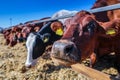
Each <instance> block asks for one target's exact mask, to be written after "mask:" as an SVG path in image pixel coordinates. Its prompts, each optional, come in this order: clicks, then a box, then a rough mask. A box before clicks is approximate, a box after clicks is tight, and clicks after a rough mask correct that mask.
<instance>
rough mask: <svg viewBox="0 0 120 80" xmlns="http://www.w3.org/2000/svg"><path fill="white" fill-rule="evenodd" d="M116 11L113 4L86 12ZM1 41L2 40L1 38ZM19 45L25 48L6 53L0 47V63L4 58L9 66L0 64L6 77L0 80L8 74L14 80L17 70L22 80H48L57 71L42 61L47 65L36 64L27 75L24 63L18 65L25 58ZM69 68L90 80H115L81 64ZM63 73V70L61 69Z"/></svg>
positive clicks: (61, 17)
mask: <svg viewBox="0 0 120 80" xmlns="http://www.w3.org/2000/svg"><path fill="white" fill-rule="evenodd" d="M116 9H120V4H115V5H110V6H106V7H101V8H96V9H91V10H88V12H90V13H97V12H103V11H109V10H116ZM74 15H75V14H69V15H65V16H60V17H56V18H50V19H45V20H40V21H37V22H31V23H30V24H39V23H42V22H49V21H54V20H58V19H64V18H69V17H73V16H74ZM23 25H24V24H23ZM0 38H1V35H0ZM1 40H3V37H2V38H1ZM0 44H1V45H3V44H4V43H3V42H0ZM21 45H22V46H23V45H24V46H25V43H22V44H18V45H16V46H17V47H12V48H11V47H9V46H5V50H6V51H8V50H7V48H8V49H12V51H8V52H6V51H5V50H2V47H1V46H0V47H1V49H0V51H1V53H2V55H0V59H1V61H2V58H4V59H5V58H8V60H6V62H7V64H10V66H7V65H6V63H5V62H4V61H2V63H1V64H0V67H1V68H4V69H5V71H6V73H7V75H5V76H4V75H0V79H1V76H3V77H4V78H5V77H6V76H8V75H9V74H8V72H11V73H10V75H12V76H13V77H11V78H10V79H11V80H16V79H17V78H16V77H17V76H14V75H19V74H18V73H17V72H15V71H14V70H15V69H17V71H18V72H20V73H21V74H22V76H24V75H25V76H26V77H24V78H22V79H23V80H29V79H30V78H29V77H28V76H32V75H33V76H34V75H38V76H36V77H37V79H36V78H35V79H34V78H33V79H31V80H41V79H40V78H43V77H44V76H45V78H44V79H43V80H48V78H47V77H46V76H48V77H50V76H51V75H50V74H49V73H51V72H54V73H55V71H56V70H59V67H56V66H54V65H53V63H52V62H50V64H49V62H47V60H44V61H43V62H45V61H46V62H47V63H46V64H41V65H42V68H41V65H39V64H38V65H37V67H35V68H36V70H34V68H33V69H32V70H29V71H34V72H31V73H28V72H29V71H28V69H27V68H25V66H22V65H23V64H24V62H22V63H20V64H19V62H20V61H21V60H24V59H25V58H26V55H24V54H25V53H26V49H25V48H24V47H20V48H19V47H18V46H21ZM15 50H19V51H18V52H16V53H19V54H12V53H15ZM2 51H3V52H2ZM4 53H7V54H4ZM23 55H24V56H23ZM22 56H23V57H24V58H23V57H22ZM43 56H44V55H43ZM1 57H2V58H1ZM15 57H17V58H19V57H22V58H21V59H20V60H19V59H18V60H19V61H14V60H13V59H14V58H15ZM40 60H42V59H41V58H40ZM39 62H42V61H39ZM58 62H59V61H58ZM18 64H19V65H18ZM18 66H20V67H18ZM40 68H41V69H40ZM71 68H72V71H75V72H77V73H80V74H83V75H85V76H87V77H89V78H91V79H90V80H115V79H114V78H111V76H110V75H108V74H105V73H103V72H100V71H98V70H96V69H92V68H90V67H87V66H84V65H83V64H79V63H77V64H74V65H71ZM6 69H7V70H6ZM50 69H51V70H50ZM52 70H53V71H52ZM40 71H41V72H40ZM63 71H64V68H63ZM25 72H26V73H27V74H26V73H25ZM37 72H40V74H37ZM0 73H5V72H4V71H2V70H1V72H0ZM34 73H36V74H34ZM47 73H48V74H47ZM57 73H58V72H56V76H57V77H58V76H59V75H62V77H64V76H63V74H66V73H67V71H66V72H65V71H64V73H63V74H61V73H59V74H57ZM71 73H72V72H71ZM31 74H32V75H31ZM43 75H44V76H43ZM20 77H21V75H20V76H18V78H20ZM68 77H69V75H68ZM60 78H61V77H60ZM63 79H64V78H63ZM17 80H18V79H17ZM20 80H21V79H20ZM51 80H56V79H51ZM60 80H61V79H60ZM65 80H66V79H65ZM70 80H71V79H70ZM72 80H79V79H72ZM84 80H88V79H84Z"/></svg>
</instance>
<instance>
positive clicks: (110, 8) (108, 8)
mask: <svg viewBox="0 0 120 80" xmlns="http://www.w3.org/2000/svg"><path fill="white" fill-rule="evenodd" d="M115 9H120V3H119V4H114V5H110V6H105V7H100V8H96V9H91V10H88V12H90V13H97V12H103V11H110V10H115ZM74 15H75V14H69V15H65V16H60V17H56V18H51V19H45V20H40V21H38V22H33V23H32V24H38V23H42V22H48V21H54V20H58V19H64V18H69V17H73V16H74Z"/></svg>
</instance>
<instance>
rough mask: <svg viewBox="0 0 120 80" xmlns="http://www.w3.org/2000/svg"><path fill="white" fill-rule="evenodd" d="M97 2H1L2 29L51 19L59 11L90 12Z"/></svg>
mask: <svg viewBox="0 0 120 80" xmlns="http://www.w3.org/2000/svg"><path fill="white" fill-rule="evenodd" d="M95 1H96V0H1V1H0V27H3V28H7V27H9V26H11V25H12V26H14V25H17V24H19V23H25V22H27V21H31V20H38V19H40V18H44V17H51V16H52V15H53V14H54V13H56V12H57V11H59V10H63V9H64V10H71V11H72V10H77V11H80V10H89V9H90V8H91V7H92V5H93V4H94V2H95Z"/></svg>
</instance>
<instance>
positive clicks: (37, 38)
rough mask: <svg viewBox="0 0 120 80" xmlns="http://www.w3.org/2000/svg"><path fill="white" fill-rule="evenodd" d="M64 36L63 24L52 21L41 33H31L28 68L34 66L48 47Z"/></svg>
mask: <svg viewBox="0 0 120 80" xmlns="http://www.w3.org/2000/svg"><path fill="white" fill-rule="evenodd" d="M62 35H63V24H62V23H61V22H60V21H52V22H48V23H47V24H45V25H44V26H43V27H42V28H41V29H40V31H38V32H36V33H30V34H29V36H28V38H27V41H26V47H27V60H26V63H25V65H26V67H31V66H34V65H35V64H36V62H37V59H38V58H39V57H40V56H41V55H42V54H43V53H44V51H45V48H46V46H48V45H51V44H52V43H53V42H54V41H56V40H58V39H60V38H61V37H62Z"/></svg>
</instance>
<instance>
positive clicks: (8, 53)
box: [0, 34, 91, 80]
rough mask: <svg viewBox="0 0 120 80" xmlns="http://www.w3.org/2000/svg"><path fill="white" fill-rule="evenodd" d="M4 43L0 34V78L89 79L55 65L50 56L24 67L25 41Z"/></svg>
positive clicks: (69, 69) (39, 79) (34, 79)
mask: <svg viewBox="0 0 120 80" xmlns="http://www.w3.org/2000/svg"><path fill="white" fill-rule="evenodd" d="M4 43H5V41H4V38H3V35H2V34H0V80H91V79H90V78H87V77H86V76H84V75H82V74H78V73H77V72H75V71H73V70H72V69H71V68H66V67H63V66H58V65H55V64H54V63H53V62H52V60H51V59H50V58H49V59H43V58H40V59H39V62H38V64H37V65H36V66H35V67H34V68H32V69H26V68H25V67H24V64H25V60H26V53H27V51H26V48H25V43H19V44H17V45H15V46H14V47H9V46H7V45H5V44H4Z"/></svg>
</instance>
